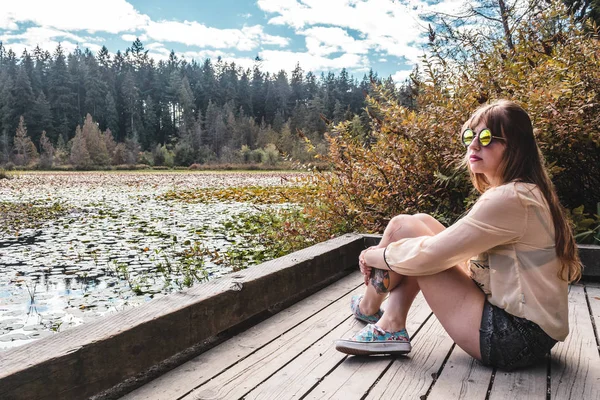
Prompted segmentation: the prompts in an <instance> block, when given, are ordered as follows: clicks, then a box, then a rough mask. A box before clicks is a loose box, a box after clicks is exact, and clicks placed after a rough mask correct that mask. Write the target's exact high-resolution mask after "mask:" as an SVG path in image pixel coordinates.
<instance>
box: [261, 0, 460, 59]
mask: <svg viewBox="0 0 600 400" xmlns="http://www.w3.org/2000/svg"><path fill="white" fill-rule="evenodd" d="M451 1H453V2H454V1H457V0H451ZM257 5H258V7H259V8H260V9H262V10H263V11H265V12H267V13H271V14H275V16H273V17H272V18H271V19H270V20H269V23H270V24H275V25H287V26H290V27H292V28H294V29H295V30H296V31H297V32H298V33H302V32H304V31H307V30H308V29H306V27H314V26H321V25H325V26H328V27H330V28H327V29H334V28H331V27H337V29H341V28H345V29H351V30H353V31H356V32H358V34H359V37H360V38H361V40H360V41H356V42H355V43H354V44H355V45H357V46H360V48H366V49H374V50H377V51H380V52H382V53H383V55H389V56H396V57H405V58H406V59H407V60H409V61H410V62H413V63H416V62H418V59H419V56H420V55H421V53H422V50H421V47H422V45H423V43H424V38H423V35H422V32H423V30H422V26H426V24H424V22H423V21H422V20H421V19H420V17H419V13H421V12H423V10H424V9H425V8H426V7H429V6H428V5H427V3H425V2H422V1H414V0H410V1H405V2H401V1H396V2H392V1H389V0H328V1H322V0H258V3H257ZM311 29H316V28H311ZM322 32H323V33H326V31H322ZM331 32H333V31H329V33H331ZM319 38H320V39H319V40H321V43H325V42H326V40H330V41H331V38H330V37H329V36H328V35H324V36H319ZM341 38H342V36H340V37H338V39H341ZM311 40H313V39H311ZM338 43H339V42H338ZM307 45H308V43H307ZM310 45H313V43H311V44H310ZM324 47H325V51H327V46H324Z"/></svg>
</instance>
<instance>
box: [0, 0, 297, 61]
mask: <svg viewBox="0 0 600 400" xmlns="http://www.w3.org/2000/svg"><path fill="white" fill-rule="evenodd" d="M68 10H78V11H80V12H78V15H79V17H75V16H74V13H72V12H66V11H68ZM245 17H247V18H249V17H250V15H249V14H248V15H247V16H245ZM26 23H30V24H34V25H36V27H37V28H45V29H54V30H58V31H62V32H65V33H67V32H71V33H72V34H74V33H73V32H80V31H85V32H89V33H95V32H106V33H111V34H122V35H121V38H122V39H123V40H125V41H129V42H133V41H134V40H135V39H136V37H139V38H140V40H142V41H144V40H146V39H148V38H151V39H153V40H157V41H167V42H174V43H183V44H186V45H188V46H200V47H212V48H236V49H238V50H241V51H248V50H252V49H255V48H257V47H258V46H259V45H261V44H262V45H276V46H279V47H285V46H287V45H288V44H289V39H288V38H285V37H282V36H273V35H269V34H266V33H265V32H264V30H263V27H262V26H260V25H254V26H245V27H243V28H242V29H217V28H212V27H208V26H206V25H203V24H200V23H198V22H195V21H192V22H189V21H184V22H178V21H153V20H151V18H150V17H149V16H147V15H145V14H142V13H140V12H138V11H137V10H136V9H135V8H134V7H133V5H131V4H130V3H128V2H127V1H126V0H103V1H101V2H96V1H90V0H86V1H83V2H82V1H81V0H52V1H35V0H17V1H3V4H2V11H1V12H0V29H2V30H9V31H14V30H18V29H19V25H21V24H26ZM136 32H137V34H136ZM144 32H145V34H144ZM64 37H67V36H64ZM12 39H13V40H14V41H17V42H16V43H13V44H15V45H23V42H22V41H19V40H20V39H24V38H18V37H13V38H12ZM74 40H76V41H79V42H82V41H80V40H77V39H74ZM44 41H45V40H44Z"/></svg>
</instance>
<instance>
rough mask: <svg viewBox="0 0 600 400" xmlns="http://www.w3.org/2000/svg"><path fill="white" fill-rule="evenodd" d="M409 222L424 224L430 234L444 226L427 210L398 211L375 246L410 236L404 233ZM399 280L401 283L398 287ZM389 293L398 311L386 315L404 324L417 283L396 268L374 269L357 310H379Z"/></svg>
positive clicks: (369, 313) (442, 228)
mask: <svg viewBox="0 0 600 400" xmlns="http://www.w3.org/2000/svg"><path fill="white" fill-rule="evenodd" d="M412 224H417V225H425V227H426V228H428V229H429V231H430V232H428V234H430V235H435V234H437V233H439V232H441V231H443V230H444V229H446V228H445V227H444V225H442V224H441V223H440V222H439V221H438V220H436V219H435V218H433V217H432V216H430V215H428V214H415V215H400V216H397V217H395V218H392V220H391V221H390V222H389V223H388V225H387V227H386V229H385V231H384V232H383V236H382V238H381V241H380V242H379V244H378V245H377V247H380V248H383V247H386V246H387V245H388V244H390V243H392V242H395V241H398V240H400V239H403V238H406V237H411V236H407V233H409V231H408V230H407V229H406V228H407V226H408V228H410V226H412ZM403 227H404V229H403ZM400 284H401V286H400V287H398V285H400ZM396 288H397V290H399V292H396V294H394V295H392V292H394V289H396ZM388 293H390V299H389V300H388V304H391V303H393V304H394V309H397V310H398V313H397V314H395V315H388V317H389V318H391V319H393V320H397V321H398V324H400V325H403V327H404V325H405V324H406V315H408V310H409V309H410V305H411V304H412V302H413V300H414V298H415V297H416V295H417V294H418V293H419V286H418V285H417V284H416V281H414V280H412V279H404V281H403V277H402V276H401V275H398V274H397V273H395V272H392V271H384V270H378V269H374V270H373V273H372V275H371V279H370V284H369V285H368V286H367V290H366V291H365V295H364V297H363V299H362V300H361V302H360V305H359V308H360V311H361V312H362V313H363V314H365V315H373V314H375V313H376V312H377V311H379V308H380V307H381V303H383V301H384V300H385V298H386V296H387V295H388ZM402 321H404V322H402ZM398 324H394V325H398Z"/></svg>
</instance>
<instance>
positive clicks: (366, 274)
mask: <svg viewBox="0 0 600 400" xmlns="http://www.w3.org/2000/svg"><path fill="white" fill-rule="evenodd" d="M376 248H377V246H371V247H369V248H368V249H366V250H363V251H362V252H361V253H360V256H358V267H359V268H360V272H361V273H362V274H363V279H364V280H365V285H366V286H369V279H370V277H371V271H372V268H371V267H370V266H368V265H367V263H366V262H365V254H366V253H367V251H369V250H373V249H376Z"/></svg>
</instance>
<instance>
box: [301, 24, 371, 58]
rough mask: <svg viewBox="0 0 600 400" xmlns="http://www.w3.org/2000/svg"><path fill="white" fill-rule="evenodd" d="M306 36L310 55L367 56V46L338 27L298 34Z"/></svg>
mask: <svg viewBox="0 0 600 400" xmlns="http://www.w3.org/2000/svg"><path fill="white" fill-rule="evenodd" d="M298 33H299V34H300V35H305V36H306V48H307V50H308V52H309V53H310V54H314V55H320V56H326V55H329V54H332V53H338V52H346V53H350V54H367V53H368V52H369V47H370V46H369V44H368V43H367V42H366V41H365V40H356V39H354V38H353V37H352V36H350V35H349V34H348V32H347V31H346V30H345V29H342V28H338V27H315V28H309V29H306V30H302V31H299V32H298Z"/></svg>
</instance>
